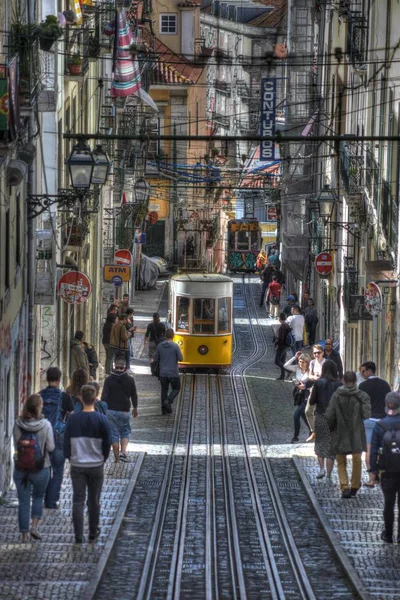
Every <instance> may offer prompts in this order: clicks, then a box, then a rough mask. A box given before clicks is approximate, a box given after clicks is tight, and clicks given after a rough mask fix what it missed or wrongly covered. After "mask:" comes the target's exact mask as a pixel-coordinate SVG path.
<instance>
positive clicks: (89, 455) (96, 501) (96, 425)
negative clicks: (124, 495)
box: [64, 385, 111, 544]
mask: <svg viewBox="0 0 400 600" xmlns="http://www.w3.org/2000/svg"><path fill="white" fill-rule="evenodd" d="M81 396H82V402H83V410H82V411H81V412H77V413H74V414H73V415H71V417H70V418H69V420H68V423H67V427H66V429H65V438H64V454H65V457H66V458H68V460H69V461H70V464H71V481H72V490H73V496H72V522H73V525H74V532H75V542H76V543H77V544H81V543H82V542H83V526H84V509H85V502H86V492H87V497H88V501H87V509H88V513H89V542H95V541H96V540H97V538H98V537H99V535H100V527H99V524H100V496H101V490H102V487H103V478H104V462H105V461H106V460H107V458H108V455H109V453H110V445H111V430H110V425H109V423H108V420H107V418H106V417H105V416H104V415H102V414H100V413H99V412H96V411H95V408H94V403H95V400H96V390H95V388H94V387H93V386H92V385H84V386H83V388H82V392H81Z"/></svg>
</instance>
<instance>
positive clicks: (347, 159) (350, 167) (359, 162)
mask: <svg viewBox="0 0 400 600" xmlns="http://www.w3.org/2000/svg"><path fill="white" fill-rule="evenodd" d="M340 174H341V176H342V182H343V187H344V189H345V191H346V193H347V194H348V195H356V194H362V193H363V191H364V155H363V148H362V145H361V144H360V143H359V142H356V141H350V140H344V141H343V142H341V147H340Z"/></svg>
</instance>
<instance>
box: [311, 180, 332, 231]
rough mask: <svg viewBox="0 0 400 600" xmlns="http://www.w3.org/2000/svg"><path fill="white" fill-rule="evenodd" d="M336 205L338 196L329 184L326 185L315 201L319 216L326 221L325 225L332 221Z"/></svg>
mask: <svg viewBox="0 0 400 600" xmlns="http://www.w3.org/2000/svg"><path fill="white" fill-rule="evenodd" d="M336 203H337V196H336V194H335V192H334V191H333V190H332V189H331V187H330V185H328V184H327V183H326V184H325V185H324V187H323V188H322V190H320V192H319V193H318V195H317V197H316V198H315V200H314V201H313V204H315V205H316V206H317V207H318V211H319V216H320V217H321V219H323V220H324V222H325V223H327V222H328V221H329V220H330V219H331V217H332V213H333V209H334V208H335V204H336Z"/></svg>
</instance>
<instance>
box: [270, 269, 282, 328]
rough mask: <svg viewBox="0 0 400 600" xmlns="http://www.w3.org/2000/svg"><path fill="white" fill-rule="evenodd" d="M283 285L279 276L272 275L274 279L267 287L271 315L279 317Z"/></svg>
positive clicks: (274, 317)
mask: <svg viewBox="0 0 400 600" xmlns="http://www.w3.org/2000/svg"><path fill="white" fill-rule="evenodd" d="M281 291H282V286H281V284H280V283H278V277H277V276H276V275H273V276H272V281H271V283H270V284H269V286H268V289H267V303H268V302H269V303H270V305H271V317H272V318H273V319H277V318H278V317H279V303H280V300H281Z"/></svg>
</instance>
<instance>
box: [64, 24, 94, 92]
mask: <svg viewBox="0 0 400 600" xmlns="http://www.w3.org/2000/svg"><path fill="white" fill-rule="evenodd" d="M89 38H90V32H89V30H88V29H86V28H82V29H77V28H74V29H68V31H67V32H66V36H65V55H64V75H65V78H66V79H67V80H73V81H77V80H83V78H84V77H85V75H86V74H87V72H88V70H89V48H90V42H89Z"/></svg>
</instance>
